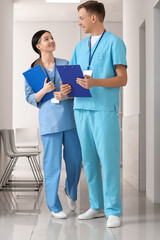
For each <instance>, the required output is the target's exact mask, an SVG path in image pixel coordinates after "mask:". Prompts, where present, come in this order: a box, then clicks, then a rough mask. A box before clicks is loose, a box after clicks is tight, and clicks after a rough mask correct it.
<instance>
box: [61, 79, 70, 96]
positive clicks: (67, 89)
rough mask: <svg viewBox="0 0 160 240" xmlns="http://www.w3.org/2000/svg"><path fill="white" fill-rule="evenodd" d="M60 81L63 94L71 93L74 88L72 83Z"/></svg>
mask: <svg viewBox="0 0 160 240" xmlns="http://www.w3.org/2000/svg"><path fill="white" fill-rule="evenodd" d="M60 83H61V86H60V89H61V92H62V94H63V95H67V94H69V93H70V92H71V90H72V88H71V85H69V84H63V83H62V81H61V82H60Z"/></svg>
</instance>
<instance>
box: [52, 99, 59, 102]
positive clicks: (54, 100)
mask: <svg viewBox="0 0 160 240" xmlns="http://www.w3.org/2000/svg"><path fill="white" fill-rule="evenodd" d="M51 103H59V100H57V99H56V98H51Z"/></svg>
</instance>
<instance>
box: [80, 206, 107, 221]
mask: <svg viewBox="0 0 160 240" xmlns="http://www.w3.org/2000/svg"><path fill="white" fill-rule="evenodd" d="M99 217H104V211H103V210H94V209H92V208H90V209H89V210H88V211H87V212H85V213H83V214H80V215H79V216H78V219H79V220H85V219H93V218H99Z"/></svg>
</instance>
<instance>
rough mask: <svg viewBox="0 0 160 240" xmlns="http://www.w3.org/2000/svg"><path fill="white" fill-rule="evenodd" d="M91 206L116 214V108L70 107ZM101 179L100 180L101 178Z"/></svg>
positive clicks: (118, 201)
mask: <svg viewBox="0 0 160 240" xmlns="http://www.w3.org/2000/svg"><path fill="white" fill-rule="evenodd" d="M74 116H75V121H76V125H77V132H78V136H79V140H80V144H81V150H82V159H83V167H84V171H85V175H86V179H87V182H88V190H89V202H90V205H91V208H92V209H95V210H101V209H104V211H105V214H106V216H107V218H108V217H109V216H110V215H115V216H120V215H121V212H122V206H121V195H120V133H119V121H118V116H117V112H116V111H110V112H109V111H92V110H89V111H88V110H79V109H78V110H74ZM102 179H103V180H102Z"/></svg>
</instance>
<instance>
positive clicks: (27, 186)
mask: <svg viewBox="0 0 160 240" xmlns="http://www.w3.org/2000/svg"><path fill="white" fill-rule="evenodd" d="M0 135H1V137H2V140H3V145H4V152H5V154H6V155H7V156H8V157H9V158H10V160H9V162H8V164H7V167H6V169H5V171H4V173H3V175H2V178H1V180H0V184H1V189H0V190H7V191H9V190H11V191H38V190H39V189H40V188H41V186H42V185H43V176H42V173H41V170H40V167H39V164H38V162H37V159H36V157H37V156H38V155H39V154H40V151H38V150H35V151H19V150H17V148H16V146H15V138H14V130H13V129H3V130H0ZM21 157H26V158H27V159H28V162H29V165H30V168H31V171H32V173H33V177H34V179H33V180H27V179H19V180H14V179H11V174H12V171H13V169H14V167H15V165H16V162H17V160H18V159H19V158H21Z"/></svg>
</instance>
